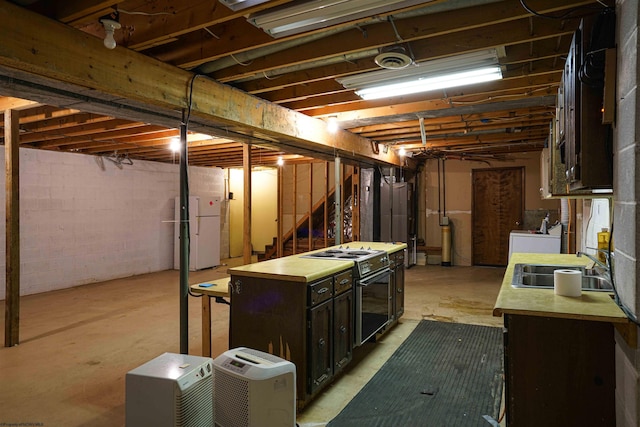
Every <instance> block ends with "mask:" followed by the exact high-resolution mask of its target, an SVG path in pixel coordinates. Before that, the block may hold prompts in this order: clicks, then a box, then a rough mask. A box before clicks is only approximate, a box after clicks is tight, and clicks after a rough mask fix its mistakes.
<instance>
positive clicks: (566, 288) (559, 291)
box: [553, 270, 582, 297]
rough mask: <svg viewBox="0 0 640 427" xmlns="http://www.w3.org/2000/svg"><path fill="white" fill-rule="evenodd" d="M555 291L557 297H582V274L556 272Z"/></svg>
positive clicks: (554, 279)
mask: <svg viewBox="0 0 640 427" xmlns="http://www.w3.org/2000/svg"><path fill="white" fill-rule="evenodd" d="M553 291H554V293H555V294H556V295H562V296H565V297H579V296H580V295H582V272H581V271H578V270H554V272H553Z"/></svg>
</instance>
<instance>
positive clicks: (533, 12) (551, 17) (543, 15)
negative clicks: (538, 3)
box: [520, 0, 602, 19]
mask: <svg viewBox="0 0 640 427" xmlns="http://www.w3.org/2000/svg"><path fill="white" fill-rule="evenodd" d="M598 3H600V4H602V2H600V1H598ZM520 5H521V6H522V7H523V9H524V10H526V11H527V12H529V13H530V14H532V15H534V16H537V17H538V18H545V19H566V18H569V17H571V15H572V14H573V13H574V12H576V11H577V10H579V9H590V10H593V9H595V8H593V7H588V6H581V7H576V8H573V9H571V10H569V11H567V12H565V13H563V14H561V15H545V14H543V13H539V12H536V11H535V10H533V9H531V8H530V7H529V6H528V5H527V4H526V3H525V1H524V0H520Z"/></svg>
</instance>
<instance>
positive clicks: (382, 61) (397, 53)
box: [374, 45, 413, 70]
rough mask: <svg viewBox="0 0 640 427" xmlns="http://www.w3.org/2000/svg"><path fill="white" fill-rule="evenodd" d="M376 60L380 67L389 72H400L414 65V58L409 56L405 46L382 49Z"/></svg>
mask: <svg viewBox="0 0 640 427" xmlns="http://www.w3.org/2000/svg"><path fill="white" fill-rule="evenodd" d="M374 60H375V61H376V64H378V65H379V66H380V67H382V68H387V69H389V70H399V69H401V68H405V67H408V66H409V65H411V64H413V58H411V56H409V55H408V54H407V50H406V49H405V48H404V47H403V46H399V45H393V46H389V47H386V48H382V49H381V52H380V53H379V54H378V55H376V57H375V59H374Z"/></svg>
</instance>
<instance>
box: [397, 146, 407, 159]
mask: <svg viewBox="0 0 640 427" xmlns="http://www.w3.org/2000/svg"><path fill="white" fill-rule="evenodd" d="M398 154H399V155H400V156H401V157H404V156H405V155H406V154H407V150H405V149H404V147H400V149H399V150H398Z"/></svg>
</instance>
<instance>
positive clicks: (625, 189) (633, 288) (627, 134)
mask: <svg viewBox="0 0 640 427" xmlns="http://www.w3.org/2000/svg"><path fill="white" fill-rule="evenodd" d="M616 16H617V26H616V27H617V46H618V50H617V62H618V63H617V88H616V92H617V93H616V97H617V110H616V114H617V117H616V123H615V127H614V216H613V223H614V232H613V240H614V243H615V280H616V283H617V288H618V292H619V294H620V298H621V300H622V302H623V304H625V305H626V306H627V307H628V308H629V309H630V310H631V311H632V312H633V313H634V314H635V315H636V316H638V314H639V313H640V299H639V298H638V293H639V286H638V284H639V283H640V281H639V280H638V277H639V275H640V270H639V267H640V264H639V263H638V261H637V259H638V255H639V253H638V242H639V241H640V236H639V235H638V227H637V224H638V215H639V214H640V210H638V201H640V185H638V184H639V180H640V174H639V173H638V170H639V168H640V164H639V163H640V159H639V157H638V154H637V153H638V150H639V149H640V143H639V142H640V141H639V137H640V120H638V105H639V101H640V98H639V95H640V94H639V92H638V82H639V81H640V74H639V69H640V68H639V64H638V24H639V23H640V14H639V8H638V1H637V0H618V1H617V2H616ZM639 332H640V331H639ZM639 372H640V349H639V348H638V347H637V346H634V347H631V346H629V345H628V344H627V343H626V342H625V340H624V339H623V338H622V337H621V336H620V335H619V334H618V333H617V332H616V425H617V426H618V427H638V426H640V386H639V380H638V379H639Z"/></svg>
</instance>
